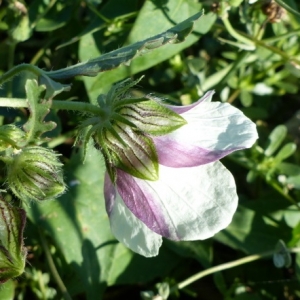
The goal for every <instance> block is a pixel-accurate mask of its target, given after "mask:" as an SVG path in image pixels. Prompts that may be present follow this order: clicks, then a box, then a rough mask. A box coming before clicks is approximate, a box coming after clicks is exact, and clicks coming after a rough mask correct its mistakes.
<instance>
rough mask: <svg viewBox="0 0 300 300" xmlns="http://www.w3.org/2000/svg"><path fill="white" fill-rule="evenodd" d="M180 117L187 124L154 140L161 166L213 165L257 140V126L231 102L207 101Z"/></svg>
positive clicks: (248, 146)
mask: <svg viewBox="0 0 300 300" xmlns="http://www.w3.org/2000/svg"><path fill="white" fill-rule="evenodd" d="M181 116H182V117H184V118H185V119H186V121H187V124H186V125H184V126H182V127H180V128H179V129H177V130H175V131H173V132H171V133H169V134H167V135H165V136H160V137H154V138H153V141H154V143H155V146H156V149H157V154H158V158H159V163H160V164H162V165H165V166H169V167H173V168H178V167H190V166H197V165H201V164H205V163H209V162H213V161H216V160H219V159H220V158H222V157H224V156H225V155H228V154H229V153H231V152H233V151H236V150H241V149H245V148H250V147H251V146H252V145H253V144H254V142H255V141H256V139H257V138H258V135H257V130H256V126H255V124H254V123H253V122H252V121H251V120H250V119H248V118H247V117H246V116H245V115H244V114H243V113H242V112H241V111H240V110H238V109H237V108H235V107H234V106H232V105H230V104H228V103H221V102H208V101H204V102H202V103H201V104H200V105H196V106H194V107H193V108H192V109H190V110H189V111H186V112H184V113H182V114H181Z"/></svg>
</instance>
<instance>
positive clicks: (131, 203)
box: [116, 170, 170, 237]
mask: <svg viewBox="0 0 300 300" xmlns="http://www.w3.org/2000/svg"><path fill="white" fill-rule="evenodd" d="M116 185H117V190H118V193H119V194H120V196H121V198H122V199H123V201H124V203H125V205H126V206H127V207H128V208H129V210H130V211H131V212H132V213H133V214H134V215H135V216H136V217H137V218H138V219H140V220H141V221H142V222H144V223H145V224H146V225H147V226H148V227H149V229H151V230H153V231H154V232H156V233H158V234H160V235H162V236H164V237H169V236H170V232H169V228H168V226H167V224H166V223H165V220H164V216H163V215H162V214H161V208H160V205H159V204H158V203H156V201H155V195H153V193H152V191H149V190H148V189H147V181H146V180H137V178H136V177H133V176H131V175H129V174H128V173H125V172H123V171H121V170H117V182H116Z"/></svg>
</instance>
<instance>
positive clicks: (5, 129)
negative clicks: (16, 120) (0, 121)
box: [0, 124, 25, 152]
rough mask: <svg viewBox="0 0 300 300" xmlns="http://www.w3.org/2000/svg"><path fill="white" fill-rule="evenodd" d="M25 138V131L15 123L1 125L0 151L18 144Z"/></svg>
mask: <svg viewBox="0 0 300 300" xmlns="http://www.w3.org/2000/svg"><path fill="white" fill-rule="evenodd" d="M24 139H25V132H24V131H23V130H22V129H20V128H18V127H17V126H15V125H12V124H9V125H2V126H0V152H1V151H5V150H7V149H8V148H9V147H11V146H13V147H14V146H16V145H17V144H18V143H19V142H21V141H22V140H24Z"/></svg>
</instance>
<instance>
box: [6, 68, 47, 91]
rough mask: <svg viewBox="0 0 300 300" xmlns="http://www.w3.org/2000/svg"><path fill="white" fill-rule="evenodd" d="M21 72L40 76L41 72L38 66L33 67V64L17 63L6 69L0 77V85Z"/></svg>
mask: <svg viewBox="0 0 300 300" xmlns="http://www.w3.org/2000/svg"><path fill="white" fill-rule="evenodd" d="M21 72H30V73H32V74H34V75H36V76H40V75H41V74H42V71H41V70H40V69H39V68H38V67H35V66H33V65H30V64H22V65H17V66H15V67H14V68H12V69H10V70H9V71H7V72H6V73H4V74H3V75H2V76H1V77H0V86H1V85H2V84H3V83H4V82H6V81H8V80H11V79H12V78H13V77H14V76H16V75H18V74H20V73H21Z"/></svg>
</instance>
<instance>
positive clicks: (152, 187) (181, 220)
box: [117, 162, 238, 240]
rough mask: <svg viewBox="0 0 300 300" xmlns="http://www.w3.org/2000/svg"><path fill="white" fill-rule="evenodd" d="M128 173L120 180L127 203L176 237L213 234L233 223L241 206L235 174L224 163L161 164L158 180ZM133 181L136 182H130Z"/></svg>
mask: <svg viewBox="0 0 300 300" xmlns="http://www.w3.org/2000/svg"><path fill="white" fill-rule="evenodd" d="M128 176H129V175H128ZM128 176H126V175H125V176H121V177H122V183H121V182H120V184H118V180H117V187H118V191H119V194H120V196H121V197H122V199H123V201H124V202H125V204H126V206H127V207H128V208H129V209H130V210H131V211H132V213H133V214H134V215H135V216H137V217H138V218H139V219H140V220H141V221H143V222H144V223H145V224H146V225H147V226H148V227H149V228H151V229H152V230H153V231H155V232H156V233H158V234H160V235H162V236H165V237H167V238H169V239H172V240H201V239H206V238H209V237H211V236H213V235H214V234H215V233H217V232H219V231H220V230H222V229H224V228H225V227H227V226H228V225H229V224H230V222H231V220H232V216H233V214H234V212H235V210H236V207H237V202H238V197H237V194H236V186H235V182H234V179H233V176H232V175H231V173H230V172H229V171H228V170H227V169H226V168H225V167H224V166H223V165H222V164H221V163H220V162H214V163H209V164H206V165H202V166H198V167H192V168H175V169H174V168H169V167H165V166H160V169H159V180H157V181H146V180H141V179H138V178H134V177H131V176H130V178H129V177H128ZM119 178H120V177H119ZM124 180H125V181H126V182H124ZM130 180H131V181H130ZM132 180H134V182H135V183H134V184H131V185H129V184H127V181H128V183H130V182H132ZM132 186H134V187H133V188H132ZM136 186H138V188H137V187H136Z"/></svg>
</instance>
